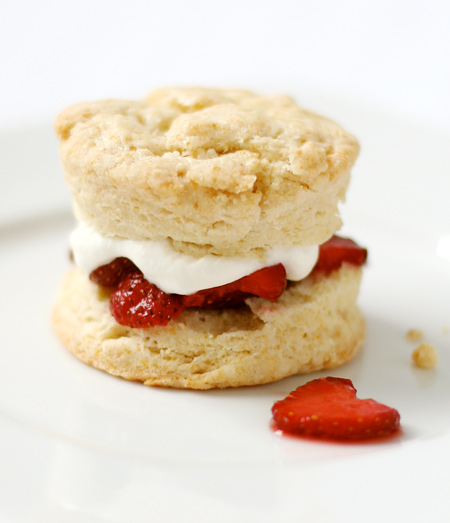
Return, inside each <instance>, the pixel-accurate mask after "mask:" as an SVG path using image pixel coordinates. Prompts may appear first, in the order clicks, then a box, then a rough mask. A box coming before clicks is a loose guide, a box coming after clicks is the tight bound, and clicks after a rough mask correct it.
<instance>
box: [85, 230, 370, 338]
mask: <svg viewBox="0 0 450 523" xmlns="http://www.w3.org/2000/svg"><path fill="white" fill-rule="evenodd" d="M366 258H367V250H366V249H363V248H361V247H359V246H358V245H357V244H356V243H355V242H353V241H352V240H349V239H346V238H340V237H338V236H333V237H332V238H331V239H330V240H328V241H327V242H326V243H324V244H323V245H321V246H320V250H319V259H318V261H317V264H316V266H315V267H314V269H313V271H312V273H316V272H322V273H329V272H331V271H334V270H336V269H338V268H339V267H340V266H341V265H342V264H343V263H350V264H353V265H362V264H363V263H364V262H365V261H366ZM90 279H91V280H92V281H93V282H95V283H97V284H99V285H102V286H103V287H107V288H110V289H112V293H111V297H110V308H111V312H112V314H113V316H114V318H115V319H116V321H117V322H118V323H120V324H121V325H126V326H129V327H134V328H146V327H150V326H157V325H160V326H163V325H167V323H168V322H169V321H170V320H171V319H173V318H176V317H177V316H179V315H180V314H181V313H182V312H183V310H184V309H185V308H188V307H201V308H209V309H211V308H222V307H237V306H241V305H243V304H244V300H245V298H248V297H249V296H259V297H261V298H265V299H267V300H270V301H277V300H278V298H279V297H280V296H281V294H282V293H283V291H284V290H285V288H286V285H287V280H286V271H285V269H284V267H283V265H282V264H277V265H273V266H271V267H265V268H263V269H260V270H258V271H256V272H254V273H252V274H249V275H248V276H244V277H243V278H240V279H239V280H236V281H234V282H232V283H227V284H226V285H221V286H219V287H214V288H211V289H205V290H201V291H198V292H196V293H194V294H190V295H186V296H182V295H178V294H167V293H165V292H163V291H162V290H160V289H158V287H156V286H155V285H153V284H152V283H150V282H148V281H147V280H146V279H145V278H144V276H143V274H142V272H141V271H140V270H139V269H138V268H137V267H136V265H134V263H133V262H131V261H130V260H129V259H128V258H124V257H120V258H116V259H115V260H113V261H112V262H111V263H109V264H107V265H102V266H101V267H98V268H97V269H95V270H94V271H92V272H91V274H90Z"/></svg>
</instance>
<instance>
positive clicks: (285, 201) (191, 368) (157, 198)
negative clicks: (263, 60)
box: [52, 88, 364, 389]
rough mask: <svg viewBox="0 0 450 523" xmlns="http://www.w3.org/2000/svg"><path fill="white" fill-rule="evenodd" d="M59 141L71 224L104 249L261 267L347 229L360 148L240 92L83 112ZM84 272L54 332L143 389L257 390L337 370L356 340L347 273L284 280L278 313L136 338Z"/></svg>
mask: <svg viewBox="0 0 450 523" xmlns="http://www.w3.org/2000/svg"><path fill="white" fill-rule="evenodd" d="M55 128H56V132H57V135H58V137H59V138H60V140H61V145H60V152H61V158H62V163H63V168H64V173H65V179H66V182H67V184H68V185H69V187H70V189H71V191H72V193H73V197H74V207H75V213H76V215H77V217H78V218H79V219H80V220H81V221H83V222H85V223H86V224H87V225H88V226H89V227H91V228H92V229H93V230H94V231H96V232H97V233H100V234H101V235H102V237H104V238H105V240H106V241H108V242H111V238H115V239H119V240H122V239H124V240H168V241H169V243H170V244H171V247H173V248H174V249H175V251H178V252H177V254H180V253H182V254H190V255H193V256H194V257H200V256H204V255H214V256H213V258H214V257H216V256H223V257H230V258H229V259H231V257H241V258H254V257H259V258H260V260H264V259H265V256H266V254H267V252H268V250H269V249H271V248H272V247H276V246H283V247H292V246H314V245H319V244H322V243H324V242H325V241H327V240H328V239H329V238H330V236H332V235H333V234H334V232H335V231H336V230H337V229H338V228H339V227H340V225H341V221H340V218H339V216H338V203H339V202H340V201H342V200H344V197H345V191H346V188H347V185H348V182H349V176H350V168H351V167H352V165H353V163H354V161H355V159H356V156H357V154H358V150H359V146H358V143H357V141H356V139H355V138H354V137H353V136H351V135H350V134H348V133H347V132H345V131H344V130H343V129H341V128H340V127H339V126H338V125H337V124H335V123H333V122H331V121H330V120H327V119H326V118H323V117H321V116H318V115H316V114H313V113H310V112H308V111H306V110H304V109H301V108H300V107H298V106H297V105H296V104H295V102H294V101H293V100H292V99H291V98H289V97H286V96H260V95H257V94H253V93H250V92H247V91H238V90H218V89H201V88H188V89H175V88H174V89H159V90H156V91H153V92H152V93H150V94H149V95H148V96H147V97H146V98H145V99H143V100H139V101H120V100H107V101H102V102H96V103H84V104H79V105H76V106H73V107H70V108H68V109H66V110H65V111H63V112H62V113H61V114H60V115H59V116H58V118H57V120H56V123H55ZM119 243H120V242H119ZM308 248H309V247H308ZM313 248H314V247H313ZM88 251H89V252H91V250H90V249H88ZM118 256H123V255H122V254H119V255H118ZM75 258H76V257H75ZM260 260H258V261H260ZM132 261H133V260H132ZM197 261H198V260H196V259H195V258H194V261H193V263H197ZM202 261H203V260H202ZM253 261H254V260H253ZM95 262H97V258H96V259H95ZM313 262H314V260H313ZM103 263H106V262H102V264H103ZM277 263H278V262H277ZM95 264H96V263H95ZM102 264H101V265H102ZM162 265H164V262H162ZM311 266H312V265H311ZM85 270H86V269H85ZM89 270H91V269H89ZM87 272H88V271H87ZM87 272H84V273H83V272H82V271H81V270H80V269H78V268H75V269H72V270H70V271H69V272H68V273H67V275H66V276H65V278H64V279H63V282H62V284H61V288H60V290H59V293H58V296H57V299H56V304H55V308H54V311H53V316H52V321H53V324H54V327H55V329H56V332H57V333H58V335H59V336H60V338H61V339H62V341H63V342H64V344H65V345H66V346H67V347H68V349H69V350H70V351H71V352H72V353H73V354H75V355H76V356H77V357H78V358H79V359H80V360H82V361H84V362H86V363H88V364H90V365H92V366H94V367H96V368H98V369H101V370H104V371H106V372H109V373H111V374H113V375H116V376H121V377H123V378H125V379H129V380H137V381H141V382H143V383H144V384H146V385H155V386H164V387H178V388H193V389H209V388H214V387H217V388H224V387H237V386H244V385H256V384H261V383H267V382H270V381H274V380H278V379H281V378H283V377H285V376H289V375H292V374H295V373H306V372H312V371H315V370H320V369H326V368H333V367H336V366H338V365H340V364H342V363H344V362H346V361H348V360H349V359H350V358H351V357H352V356H353V355H354V354H356V352H357V351H358V349H359V348H360V347H361V344H362V342H363V339H364V320H363V318H362V315H361V313H360V311H359V309H358V307H357V304H356V298H357V295H358V290H359V283H360V278H361V268H360V267H359V266H356V265H349V264H346V263H344V265H343V266H342V267H341V268H340V269H337V270H333V271H331V272H327V271H325V272H322V271H316V272H313V273H312V274H310V276H308V277H306V278H305V279H303V280H302V281H299V282H289V283H288V287H287V289H286V290H285V291H284V292H283V294H282V295H281V296H280V297H279V298H278V300H277V301H276V302H275V303H274V302H272V301H268V300H266V299H263V298H259V297H251V298H246V299H245V305H243V306H241V307H237V308H236V307H222V308H220V309H202V308H197V307H189V306H188V308H186V309H185V310H183V311H182V312H181V314H180V315H179V316H177V317H175V318H171V319H170V321H169V322H168V323H167V325H164V326H162V325H155V326H150V327H146V328H132V327H130V326H125V325H120V324H119V323H118V322H117V321H116V320H115V319H114V317H113V315H112V313H111V310H110V302H109V297H110V294H111V290H107V289H105V288H103V287H101V286H100V285H97V284H95V283H93V282H92V281H90V279H89V274H87ZM182 274H184V273H182ZM151 283H155V282H151ZM216 285H219V284H216ZM220 285H222V283H221V284H220ZM170 292H174V293H178V294H183V292H180V291H179V290H175V291H172V290H170Z"/></svg>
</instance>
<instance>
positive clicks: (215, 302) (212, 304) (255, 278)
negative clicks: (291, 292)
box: [183, 263, 286, 308]
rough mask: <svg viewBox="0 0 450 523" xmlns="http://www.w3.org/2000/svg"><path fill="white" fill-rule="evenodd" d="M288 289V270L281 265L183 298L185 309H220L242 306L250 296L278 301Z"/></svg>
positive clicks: (266, 268)
mask: <svg viewBox="0 0 450 523" xmlns="http://www.w3.org/2000/svg"><path fill="white" fill-rule="evenodd" d="M285 288H286V270H285V268H284V267H283V265H281V263H279V264H278V265H273V266H271V267H265V268H263V269H260V270H259V271H255V272H253V273H252V274H249V275H248V276H244V277H243V278H240V279H239V280H236V281H234V282H232V283H227V284H225V285H220V286H219V287H213V288H211V289H205V290H201V291H198V292H196V293H194V294H189V295H188V296H183V304H184V305H185V307H203V308H218V307H230V306H236V305H242V304H243V303H244V299H245V298H248V297H249V296H252V295H254V296H260V297H261V298H266V299H267V300H271V301H276V300H277V299H278V298H279V297H280V296H281V294H282V293H283V291H284V289H285Z"/></svg>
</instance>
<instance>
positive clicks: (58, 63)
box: [0, 0, 450, 128]
mask: <svg viewBox="0 0 450 523" xmlns="http://www.w3.org/2000/svg"><path fill="white" fill-rule="evenodd" d="M0 6H1V16H0V64H1V71H0V75H1V82H0V125H1V126H11V125H16V124H20V123H24V122H26V123H30V121H42V120H43V119H47V118H52V117H53V116H54V115H55V114H56V113H57V112H58V111H60V110H61V109H62V108H63V107H65V106H66V105H67V104H70V103H74V102H78V101H82V100H88V99H98V98H104V97H137V96H140V95H143V94H145V93H146V92H147V91H148V90H149V89H151V88H153V87H157V86H165V85H200V84H201V85H211V86H236V87H248V88H251V89H255V90H259V91H269V92H287V93H293V94H295V95H296V96H298V94H299V93H301V92H302V90H307V91H311V90H315V91H317V92H320V93H323V94H324V95H327V96H333V97H340V98H346V99H349V100H355V101H363V102H364V103H370V104H372V105H374V106H375V107H377V106H381V107H385V108H386V107H387V108H389V109H392V110H395V111H396V112H398V113H400V114H402V113H404V114H409V115H413V116H415V117H417V118H419V119H421V120H425V121H431V122H433V123H435V124H438V125H441V126H443V127H446V128H448V126H449V121H450V104H449V93H450V65H449V64H450V38H449V35H448V31H449V29H448V27H449V23H450V3H449V2H448V1H447V0H429V1H427V2H424V1H418V0H409V1H408V0H404V1H401V0H378V1H364V0H359V1H358V0H340V1H339V0H335V1H333V0H314V1H305V0H297V1H287V0H277V1H271V2H268V1H265V0H260V1H258V2H256V1H249V0H227V1H221V2H219V1H213V0H193V1H192V0H191V1H189V0H184V1H183V0H179V1H174V0H166V1H162V0H161V1H154V0H147V1H144V0H141V1H137V0H129V1H126V2H125V1H124V2H118V1H116V0H110V1H107V0H103V1H99V0H89V1H86V0H78V1H61V0H59V1H49V0H41V1H32V0H29V1H23V0H22V1H20V0H15V1H14V0H2V1H1V2H0ZM300 101H301V100H300Z"/></svg>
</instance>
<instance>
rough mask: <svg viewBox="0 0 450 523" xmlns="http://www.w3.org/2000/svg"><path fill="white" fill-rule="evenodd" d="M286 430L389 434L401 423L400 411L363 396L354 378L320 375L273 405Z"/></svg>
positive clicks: (331, 435)
mask: <svg viewBox="0 0 450 523" xmlns="http://www.w3.org/2000/svg"><path fill="white" fill-rule="evenodd" d="M272 415H273V420H274V423H275V426H276V428H278V429H281V430H282V431H283V432H286V433H290V434H296V435H302V436H310V437H317V438H328V439H337V440H362V439H367V438H375V437H380V436H387V435H388V434H391V433H392V432H394V431H395V430H396V429H398V428H399V426H400V414H399V413H398V412H397V411H396V410H395V409H393V408H391V407H388V406H386V405H382V404H381V403H378V402H376V401H375V400H373V399H359V398H357V397H356V389H355V387H354V386H353V384H352V382H351V381H350V380H348V379H344V378H333V377H328V378H319V379H316V380H313V381H310V382H308V383H306V384H305V385H302V386H300V387H298V388H297V389H296V390H295V391H293V392H291V393H290V394H289V395H288V396H287V397H286V398H285V399H283V400H281V401H277V402H276V403H275V404H274V406H273V407H272Z"/></svg>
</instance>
